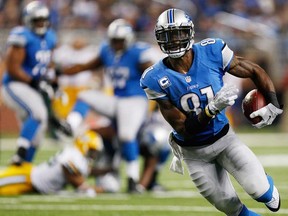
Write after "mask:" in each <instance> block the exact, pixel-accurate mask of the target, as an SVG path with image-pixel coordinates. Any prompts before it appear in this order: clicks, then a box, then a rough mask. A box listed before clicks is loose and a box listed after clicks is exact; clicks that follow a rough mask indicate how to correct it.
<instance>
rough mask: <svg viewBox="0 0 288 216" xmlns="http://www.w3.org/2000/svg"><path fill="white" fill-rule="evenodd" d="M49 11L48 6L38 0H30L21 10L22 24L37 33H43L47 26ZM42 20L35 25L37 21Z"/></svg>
mask: <svg viewBox="0 0 288 216" xmlns="http://www.w3.org/2000/svg"><path fill="white" fill-rule="evenodd" d="M49 16H50V12H49V9H48V7H46V5H44V4H43V3H42V2H40V1H32V2H30V3H29V4H27V5H26V7H25V8H24V11H23V19H24V24H25V26H27V27H28V28H30V29H31V30H32V31H33V32H35V33H36V34H38V35H44V34H45V33H46V32H47V30H48V26H49ZM40 20H42V21H43V24H42V25H40V26H39V25H37V21H40Z"/></svg>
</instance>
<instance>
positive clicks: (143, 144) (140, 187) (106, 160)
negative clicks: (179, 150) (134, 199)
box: [96, 103, 171, 193]
mask: <svg viewBox="0 0 288 216" xmlns="http://www.w3.org/2000/svg"><path fill="white" fill-rule="evenodd" d="M151 104H152V103H151ZM153 104H154V105H152V106H151V107H152V108H153V110H152V111H150V112H149V115H148V116H147V119H146V121H145V123H144V124H143V125H142V126H141V129H140V130H139V133H138V135H137V140H138V143H139V148H140V156H141V158H142V159H143V167H141V174H140V179H139V181H138V182H137V184H136V187H135V188H134V190H133V191H130V192H132V193H143V192H145V191H164V190H165V188H164V187H163V186H161V185H160V184H159V181H158V180H159V175H160V173H161V170H162V168H163V167H164V165H165V162H166V161H167V159H168V157H169V155H170V151H171V150H170V146H169V144H168V138H167V137H168V135H169V133H170V131H171V127H170V125H169V124H167V122H166V121H165V120H164V119H163V117H162V116H161V114H160V112H159V110H158V109H157V107H156V106H155V103H153ZM96 131H97V132H98V133H100V134H101V135H102V138H103V139H104V140H105V139H106V140H108V142H106V143H104V146H105V148H104V150H103V151H102V155H101V157H99V160H98V161H97V162H96V163H97V167H102V169H104V168H106V169H109V168H110V167H113V169H114V170H113V171H111V172H109V173H105V174H104V175H97V177H96V184H97V186H99V187H103V188H105V189H106V190H107V191H110V192H119V190H120V189H121V181H120V163H119V161H120V159H121V158H120V157H119V156H121V154H119V151H120V149H119V145H118V144H117V142H118V140H117V135H116V133H115V130H114V129H113V128H112V127H111V126H108V127H103V128H97V129H96Z"/></svg>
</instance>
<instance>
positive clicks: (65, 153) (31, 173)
mask: <svg viewBox="0 0 288 216" xmlns="http://www.w3.org/2000/svg"><path fill="white" fill-rule="evenodd" d="M102 149H103V143H102V138H101V136H99V134H97V133H96V132H93V131H86V132H85V133H83V134H82V135H79V136H78V137H77V138H75V140H74V145H67V146H66V147H65V148H64V149H63V150H62V151H60V152H58V153H57V154H55V155H54V156H53V157H52V158H50V159H49V160H48V161H47V162H44V163H41V164H39V165H37V166H33V165H32V164H31V163H27V162H23V163H22V165H21V166H16V165H10V166H9V167H8V168H6V169H5V170H1V171H0V195H19V194H24V193H41V194H57V193H58V192H61V191H62V190H63V189H65V187H66V186H67V185H72V186H73V187H74V188H75V190H76V192H77V193H81V194H83V195H87V196H90V197H94V196H95V195H96V194H97V193H99V192H103V189H102V188H99V187H97V188H96V187H94V186H90V185H88V183H87V181H86V179H87V177H88V176H89V174H90V170H91V167H92V165H93V163H94V160H95V159H96V158H97V156H98V155H99V153H100V152H101V151H102Z"/></svg>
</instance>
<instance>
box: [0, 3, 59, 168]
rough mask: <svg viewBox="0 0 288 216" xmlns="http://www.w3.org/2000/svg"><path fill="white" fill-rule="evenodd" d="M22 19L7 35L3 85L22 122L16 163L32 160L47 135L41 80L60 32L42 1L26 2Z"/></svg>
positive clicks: (46, 112) (10, 104)
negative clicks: (54, 26) (20, 23)
mask: <svg viewBox="0 0 288 216" xmlns="http://www.w3.org/2000/svg"><path fill="white" fill-rule="evenodd" d="M23 23H24V25H23V26H18V27H15V28H13V29H12V30H11V32H10V35H9V37H8V39H7V53H6V58H5V59H6V66H7V70H6V73H5V75H4V77H3V85H2V95H3V99H4V101H5V102H6V104H7V105H8V106H10V107H11V108H12V109H13V110H14V111H15V112H16V114H17V115H18V117H19V119H20V120H21V122H22V125H21V130H20V136H19V138H18V140H17V147H18V150H17V154H15V155H14V156H13V158H12V163H15V164H21V162H22V161H28V162H31V161H32V160H33V157H34V154H35V150H36V148H37V147H38V146H39V144H40V142H41V139H42V138H43V136H44V132H45V129H46V127H47V122H48V110H47V107H46V105H45V102H44V99H43V97H42V95H41V94H40V93H39V87H40V86H39V83H40V81H41V80H42V79H43V77H44V76H45V77H46V75H47V73H48V71H49V70H48V67H49V64H50V60H51V55H52V51H53V49H54V48H55V46H56V43H57V36H56V34H55V32H54V31H53V30H52V29H51V28H50V27H49V9H48V8H47V7H46V6H45V5H44V4H42V3H41V2H39V1H33V2H30V3H29V4H27V5H26V6H25V8H24V11H23ZM46 87H47V86H46ZM48 87H49V86H48ZM46 89H50V90H51V88H46ZM46 93H47V92H46Z"/></svg>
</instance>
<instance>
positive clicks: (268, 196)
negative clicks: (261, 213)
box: [256, 175, 274, 203]
mask: <svg viewBox="0 0 288 216" xmlns="http://www.w3.org/2000/svg"><path fill="white" fill-rule="evenodd" d="M267 179H268V181H269V184H270V188H269V189H268V191H266V193H264V194H263V195H262V196H261V197H259V198H257V199H256V200H257V201H258V202H262V203H267V202H269V201H270V200H271V199H272V195H273V187H274V182H273V179H272V177H271V176H269V175H267Z"/></svg>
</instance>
